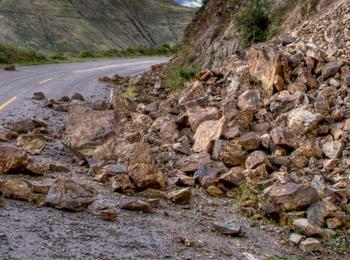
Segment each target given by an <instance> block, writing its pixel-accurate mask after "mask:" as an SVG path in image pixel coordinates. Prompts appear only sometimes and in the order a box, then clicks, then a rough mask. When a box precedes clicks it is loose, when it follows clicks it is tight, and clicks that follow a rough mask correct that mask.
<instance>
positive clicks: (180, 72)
mask: <svg viewBox="0 0 350 260" xmlns="http://www.w3.org/2000/svg"><path fill="white" fill-rule="evenodd" d="M198 71H199V66H198V65H196V64H193V65H188V66H180V65H177V64H171V65H169V66H168V68H167V69H166V71H165V86H166V87H167V88H169V89H170V90H171V91H173V92H177V91H179V90H181V89H182V87H183V85H184V83H185V82H186V81H190V80H192V79H193V78H194V76H195V75H196V74H197V73H198Z"/></svg>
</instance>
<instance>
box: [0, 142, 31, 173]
mask: <svg viewBox="0 0 350 260" xmlns="http://www.w3.org/2000/svg"><path fill="white" fill-rule="evenodd" d="M28 160H29V157H28V156H27V154H26V152H25V151H24V150H23V149H20V148H15V147H4V146H3V147H0V174H4V173H9V172H14V171H16V170H20V169H22V168H24V167H25V166H26V165H27V163H28Z"/></svg>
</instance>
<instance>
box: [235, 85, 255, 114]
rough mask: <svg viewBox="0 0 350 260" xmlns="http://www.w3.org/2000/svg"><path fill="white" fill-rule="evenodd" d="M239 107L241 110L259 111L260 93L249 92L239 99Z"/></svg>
mask: <svg viewBox="0 0 350 260" xmlns="http://www.w3.org/2000/svg"><path fill="white" fill-rule="evenodd" d="M238 107H239V108H240V109H241V110H252V111H258V110H259V108H260V97H259V92H258V91H256V90H247V91H246V92H244V93H243V94H241V95H240V96H239V98H238Z"/></svg>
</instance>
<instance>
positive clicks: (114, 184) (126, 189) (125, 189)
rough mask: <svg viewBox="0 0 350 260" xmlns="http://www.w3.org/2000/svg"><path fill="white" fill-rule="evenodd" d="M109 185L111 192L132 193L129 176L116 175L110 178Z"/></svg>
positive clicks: (133, 187)
mask: <svg viewBox="0 0 350 260" xmlns="http://www.w3.org/2000/svg"><path fill="white" fill-rule="evenodd" d="M109 181H110V184H111V188H112V191H113V192H119V193H127V194H129V193H133V191H134V189H135V186H134V185H133V184H132V182H131V180H130V177H129V175H127V174H117V175H115V176H113V177H111V178H110V180H109Z"/></svg>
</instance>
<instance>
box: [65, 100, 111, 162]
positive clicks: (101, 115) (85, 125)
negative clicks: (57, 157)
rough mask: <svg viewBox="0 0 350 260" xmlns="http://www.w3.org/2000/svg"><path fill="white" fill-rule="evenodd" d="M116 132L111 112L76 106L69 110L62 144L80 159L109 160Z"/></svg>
mask: <svg viewBox="0 0 350 260" xmlns="http://www.w3.org/2000/svg"><path fill="white" fill-rule="evenodd" d="M117 131H118V130H117V118H116V115H115V113H114V112H113V111H92V110H91V109H89V108H86V107H84V106H81V105H76V106H73V108H72V109H71V110H70V113H69V120H68V123H67V126H66V130H65V136H64V142H63V143H64V145H65V147H66V148H68V149H69V150H70V151H71V152H73V153H74V154H75V155H76V156H78V157H80V158H81V159H87V158H93V159H94V160H103V159H110V158H111V157H112V156H113V152H114V145H115V138H116V134H117Z"/></svg>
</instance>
